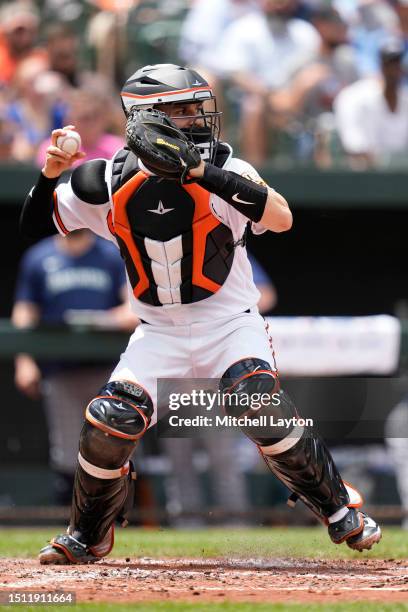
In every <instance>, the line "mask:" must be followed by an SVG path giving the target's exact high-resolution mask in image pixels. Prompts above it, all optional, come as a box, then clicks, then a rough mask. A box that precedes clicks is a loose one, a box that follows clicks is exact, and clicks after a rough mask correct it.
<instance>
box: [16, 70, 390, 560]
mask: <svg viewBox="0 0 408 612" xmlns="http://www.w3.org/2000/svg"><path fill="white" fill-rule="evenodd" d="M122 102H123V107H124V111H125V114H126V117H127V142H128V146H129V147H132V148H131V149H130V148H127V149H124V150H121V151H119V152H118V153H117V154H116V155H115V156H114V158H113V159H111V160H102V159H101V160H94V161H91V162H88V163H85V164H83V165H81V166H80V167H79V168H76V169H75V171H74V172H73V174H72V177H71V180H70V182H69V183H65V184H60V185H58V186H57V183H58V179H59V177H60V175H61V173H62V172H63V171H64V170H66V169H67V168H69V167H70V166H71V165H72V164H73V163H74V162H75V161H76V160H77V159H79V158H81V157H82V153H81V152H78V153H76V154H74V155H70V154H68V153H65V152H64V151H62V150H61V149H59V148H58V147H57V146H56V142H57V138H58V136H60V135H62V134H64V130H56V131H54V132H53V135H52V144H51V146H50V147H48V149H47V159H46V162H45V165H44V167H43V169H42V172H41V175H40V177H39V179H38V182H37V184H36V185H35V187H34V188H33V189H32V190H31V191H30V193H29V195H28V196H27V198H26V201H25V204H24V207H23V212H22V217H21V228H22V231H23V232H24V233H25V234H27V235H28V236H30V237H32V238H35V237H36V238H39V237H41V236H44V235H46V234H53V233H56V231H59V232H60V233H61V234H63V235H66V234H67V233H69V232H71V231H73V230H75V229H79V228H81V227H84V226H85V227H88V228H90V229H92V230H93V231H94V232H95V233H96V234H99V235H101V236H103V237H105V238H107V239H108V240H111V241H112V242H113V243H115V244H116V245H117V246H118V247H119V248H120V250H121V254H122V257H123V258H124V260H125V263H126V269H127V274H128V280H129V285H130V287H131V288H132V291H131V292H130V298H131V303H132V307H133V309H134V311H135V313H136V314H137V315H138V316H139V317H140V318H141V320H142V324H141V325H140V326H139V327H138V328H137V330H136V332H135V333H134V334H133V335H132V337H131V339H130V342H129V345H128V347H127V349H126V351H125V352H124V353H123V354H122V356H121V359H120V361H119V363H118V365H117V367H116V368H115V370H114V371H113V373H112V375H111V377H110V379H109V381H108V382H107V384H105V385H104V386H103V387H102V388H101V389H100V391H99V393H97V395H96V396H95V397H94V399H93V400H92V401H91V402H90V403H89V404H88V407H87V410H86V420H85V423H84V426H83V429H82V432H81V435H80V449H79V454H78V462H79V463H78V466H77V470H76V476H75V483H74V494H73V500H72V507H71V520H70V526H69V529H68V532H67V533H66V534H61V535H59V536H57V537H56V538H54V539H53V540H52V541H51V542H50V544H49V545H48V546H46V547H45V548H44V549H43V550H42V551H41V553H40V562H41V563H43V564H52V563H84V562H85V563H87V562H93V561H97V560H98V559H100V558H101V557H104V556H106V555H107V554H108V553H109V552H110V550H111V549H112V546H113V531H114V522H115V519H116V520H118V521H120V522H122V523H124V522H126V515H127V512H128V510H129V506H130V505H131V504H132V498H133V476H132V472H133V470H132V467H131V465H130V463H129V457H130V456H131V454H132V452H133V450H134V448H135V445H136V444H137V441H138V440H139V439H140V438H141V437H142V436H143V434H144V433H145V431H146V430H147V428H148V427H150V426H151V425H153V424H154V423H155V421H156V418H157V380H158V379H159V378H166V379H177V380H179V381H181V380H183V379H186V378H206V379H214V380H217V381H219V385H220V386H219V389H220V391H221V393H222V394H225V393H226V394H227V395H228V396H231V397H234V398H236V401H235V402H234V401H233V402H231V403H233V404H235V407H236V409H235V408H234V407H231V405H226V406H225V409H226V411H227V414H229V416H231V417H233V416H240V417H243V416H245V415H246V416H247V418H249V419H250V421H251V418H250V414H252V416H253V412H252V413H251V410H250V408H248V403H246V404H245V401H244V402H242V403H241V400H242V399H244V400H245V398H246V399H248V398H249V399H250V398H252V397H253V393H254V392H256V393H258V394H259V393H262V394H265V395H266V404H264V405H263V407H262V410H260V411H259V413H258V414H264V415H265V416H266V417H269V420H270V417H274V420H275V419H276V420H277V421H276V422H277V423H280V421H279V420H278V419H288V421H289V426H285V425H284V422H282V424H278V425H277V426H276V427H274V428H273V430H272V428H268V429H267V431H261V432H260V431H259V430H257V428H256V427H255V428H254V427H252V426H251V425H245V424H244V425H243V426H242V429H243V431H244V433H245V434H246V435H247V436H248V437H249V438H250V439H251V440H252V441H253V442H254V443H255V444H256V445H257V446H258V448H259V450H260V452H261V454H262V457H263V458H264V460H265V463H266V465H267V466H268V468H269V469H270V470H271V471H272V472H273V473H274V474H275V475H276V476H277V477H278V478H279V479H280V480H281V481H282V482H284V483H285V484H286V486H287V487H288V488H289V489H290V490H291V491H292V498H293V499H297V498H299V497H300V498H301V499H302V500H303V501H304V502H305V503H306V504H307V505H308V506H309V508H310V509H311V510H312V511H313V512H314V513H315V514H317V515H318V516H319V517H320V518H321V519H322V520H323V521H324V522H325V524H326V525H327V527H328V532H329V535H330V537H331V539H332V540H333V542H335V543H338V544H339V543H341V542H347V545H348V546H349V547H351V548H353V549H355V550H363V549H367V548H371V546H372V545H373V544H374V543H376V542H378V541H379V540H380V538H381V531H380V528H379V526H378V525H377V524H376V523H375V522H374V521H373V520H372V519H371V518H370V517H368V516H367V515H366V514H364V513H363V512H361V511H360V510H359V508H360V507H361V504H362V499H361V496H360V495H359V494H358V492H357V491H355V490H354V489H353V488H352V487H350V486H349V485H346V484H345V483H343V481H342V480H341V476H340V474H339V472H338V470H337V468H336V466H335V464H334V462H333V459H332V457H331V455H330V452H329V450H328V449H327V447H326V445H325V444H324V442H323V441H322V439H321V438H320V437H319V436H318V435H317V434H316V433H315V432H314V431H313V430H312V429H311V428H309V427H308V426H307V425H305V424H301V423H298V422H297V417H298V413H297V411H296V408H295V406H294V405H293V402H292V401H291V399H290V398H289V397H288V396H287V394H285V392H284V391H283V390H282V389H281V388H280V383H279V377H278V372H277V369H276V366H275V363H274V357H273V352H272V346H271V338H270V336H269V335H268V333H267V329H265V325H264V321H263V318H262V317H261V315H260V314H259V312H258V308H257V306H256V304H257V301H258V299H259V292H258V291H257V289H256V287H255V285H254V283H253V278H252V274H251V267H250V263H249V261H248V258H247V254H246V236H247V231H248V228H249V227H250V228H252V231H253V232H254V233H255V234H257V233H262V232H264V231H268V230H269V231H273V232H283V231H286V230H288V229H290V227H291V225H292V215H291V212H290V210H289V206H288V204H287V202H286V200H285V198H284V197H283V196H281V195H280V194H278V193H277V192H276V191H275V190H274V189H272V188H270V187H268V186H267V185H266V184H265V182H264V181H263V180H262V179H261V178H260V176H259V174H258V173H257V172H256V170H255V169H254V168H253V167H252V166H251V165H250V164H248V163H247V162H244V161H243V160H240V159H238V158H234V157H233V155H232V149H231V147H230V146H229V145H228V144H227V143H221V142H219V137H218V135H219V130H220V113H219V112H218V111H217V108H216V100H215V99H214V96H213V93H212V91H211V88H210V86H209V85H208V83H207V82H206V81H205V80H204V79H203V78H202V76H201V75H200V74H198V73H197V72H195V71H194V70H190V69H188V68H183V67H181V66H176V65H173V64H158V65H154V66H146V67H144V68H142V69H140V70H138V71H137V72H135V73H134V74H133V75H132V76H131V77H130V78H129V79H128V80H127V81H126V83H125V85H124V87H123V90H122ZM152 124H153V125H154V126H155V128H154V129H153V128H152V127H151V126H152ZM149 126H150V127H149ZM74 127H75V126H71V128H70V129H72V128H74ZM171 134H177V137H174V138H173V137H172V136H171ZM171 141H172V142H171ZM141 143H142V144H143V146H141ZM156 145H157V146H156ZM160 147H161V148H160ZM135 151H137V152H138V154H135ZM139 151H142V153H139ZM152 152H153V153H152ZM176 152H177V153H176ZM152 158H153V159H154V160H156V161H157V160H158V161H157V165H158V171H157V172H155V169H153V170H152V169H151V162H149V159H150V160H151V159H152ZM169 159H170V162H169ZM186 160H187V161H186ZM187 162H188V163H187ZM169 163H170V165H169ZM146 164H147V165H146ZM163 164H164V168H163ZM172 164H173V165H172ZM149 165H150V167H149ZM174 165H175V166H176V169H177V174H174V173H173V174H172V173H171V169H172V168H174ZM186 169H188V174H187V175H186V173H185V170H186ZM169 173H170V179H169ZM183 177H184V178H186V177H187V179H188V183H186V184H184V183H183V181H182V179H183ZM275 393H277V394H278V399H279V401H278V402H276V403H273V396H274V394H275ZM250 406H251V404H250Z"/></svg>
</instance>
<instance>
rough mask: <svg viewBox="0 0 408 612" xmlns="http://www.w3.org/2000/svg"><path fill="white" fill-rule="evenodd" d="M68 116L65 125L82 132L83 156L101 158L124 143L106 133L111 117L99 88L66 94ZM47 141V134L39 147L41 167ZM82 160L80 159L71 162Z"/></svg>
mask: <svg viewBox="0 0 408 612" xmlns="http://www.w3.org/2000/svg"><path fill="white" fill-rule="evenodd" d="M67 103H68V109H67V116H66V118H65V125H68V124H69V125H74V126H75V128H76V129H77V130H78V132H79V133H80V134H81V139H82V149H83V150H84V151H85V153H86V160H88V161H89V160H91V159H98V158H104V159H109V158H110V157H112V155H113V154H114V153H115V152H116V151H118V150H119V149H121V148H122V147H123V146H124V141H123V138H120V137H119V136H116V135H114V134H110V133H108V131H107V129H108V128H109V126H110V124H111V121H112V113H111V112H109V111H110V106H109V98H108V97H107V96H103V97H102V96H101V95H99V93H98V92H95V93H92V92H91V91H88V90H73V91H72V92H71V94H70V96H69V98H68V101H67ZM49 144H50V140H49V138H47V139H46V140H45V141H43V142H42V144H41V146H40V147H39V150H38V154H37V157H36V162H37V165H38V166H39V167H42V166H43V164H44V160H45V152H46V149H47V147H48V145H49ZM79 163H81V160H79V161H78V162H76V164H74V165H78V164H79Z"/></svg>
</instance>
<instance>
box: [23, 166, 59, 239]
mask: <svg viewBox="0 0 408 612" xmlns="http://www.w3.org/2000/svg"><path fill="white" fill-rule="evenodd" d="M58 180H59V179H58V178H55V179H49V178H47V177H45V176H44V175H43V174H42V173H41V174H40V176H39V179H38V181H37V183H36V185H35V187H34V188H33V189H32V190H31V191H30V193H29V194H28V195H27V197H26V199H25V202H24V204H23V209H22V211H21V215H20V232H21V235H22V236H23V237H24V238H26V239H28V240H30V241H31V240H40V239H41V238H46V237H47V236H52V235H53V234H58V230H57V228H56V227H55V224H54V221H53V219H52V213H53V207H54V199H53V193H54V189H55V187H56V186H57V183H58Z"/></svg>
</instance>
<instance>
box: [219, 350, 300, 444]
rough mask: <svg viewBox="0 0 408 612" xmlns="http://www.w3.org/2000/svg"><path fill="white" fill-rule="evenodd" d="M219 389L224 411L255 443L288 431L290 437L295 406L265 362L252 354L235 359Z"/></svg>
mask: <svg viewBox="0 0 408 612" xmlns="http://www.w3.org/2000/svg"><path fill="white" fill-rule="evenodd" d="M220 388H221V391H222V393H223V396H224V408H225V411H226V413H227V414H228V415H229V416H233V417H237V418H238V419H239V422H244V424H243V425H240V428H241V430H242V431H243V432H244V433H245V435H247V436H248V437H249V438H250V439H251V440H252V441H253V442H255V444H257V445H258V446H259V445H262V446H268V445H271V444H276V443H278V442H280V441H282V440H283V439H284V438H285V437H287V436H288V435H289V434H291V435H292V438H293V436H294V434H295V433H296V432H293V430H294V428H295V426H294V425H293V426H292V425H291V421H292V420H293V417H296V416H297V413H296V409H295V406H294V404H293V402H291V401H290V399H289V397H288V396H287V394H285V393H284V392H283V391H282V390H281V389H280V383H279V379H278V375H277V372H276V371H275V370H273V369H272V368H271V366H270V365H269V363H268V362H267V361H263V360H262V359H257V358H254V357H249V358H247V359H242V360H241V361H238V362H237V363H235V364H233V365H232V366H231V367H230V368H228V370H226V372H225V373H224V375H223V376H222V378H221V382H220ZM251 421H254V423H255V424H254V425H253V426H252V425H251ZM282 423H283V424H282Z"/></svg>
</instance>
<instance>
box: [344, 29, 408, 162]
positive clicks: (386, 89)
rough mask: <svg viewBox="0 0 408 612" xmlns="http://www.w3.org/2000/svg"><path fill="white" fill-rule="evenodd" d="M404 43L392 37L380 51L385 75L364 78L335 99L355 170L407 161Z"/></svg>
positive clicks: (407, 124) (407, 90)
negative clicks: (397, 160)
mask: <svg viewBox="0 0 408 612" xmlns="http://www.w3.org/2000/svg"><path fill="white" fill-rule="evenodd" d="M403 54H404V44H403V42H402V41H401V40H400V39H389V40H387V41H386V42H385V43H383V45H382V47H381V51H380V59H381V72H382V78H378V79H362V80H360V81H357V82H356V83H354V84H353V85H350V86H348V87H346V88H345V89H343V91H342V92H340V94H339V95H338V97H337V98H336V100H335V104H334V107H335V115H336V122H337V128H338V131H339V134H340V139H341V142H342V145H343V147H344V150H345V151H346V153H347V154H348V156H349V160H350V163H351V165H352V167H353V168H355V169H364V168H367V167H369V166H373V165H384V164H388V163H390V162H392V161H396V159H397V156H398V159H399V160H400V159H401V158H402V159H404V157H405V160H406V157H407V154H408V88H407V86H406V85H405V84H403V82H402V77H403V69H402V57H403Z"/></svg>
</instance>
